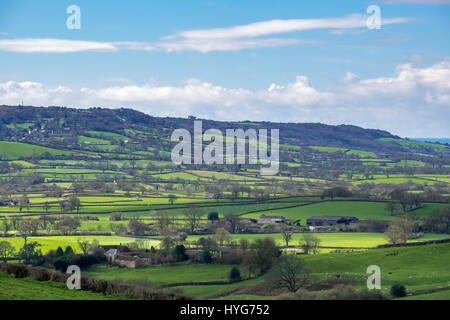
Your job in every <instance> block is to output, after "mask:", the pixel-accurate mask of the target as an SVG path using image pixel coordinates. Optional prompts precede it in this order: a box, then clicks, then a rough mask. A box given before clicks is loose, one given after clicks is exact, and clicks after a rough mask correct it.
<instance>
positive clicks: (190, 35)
mask: <svg viewBox="0 0 450 320" xmlns="http://www.w3.org/2000/svg"><path fill="white" fill-rule="evenodd" d="M366 20H367V16H366V15H362V14H350V15H347V16H344V17H336V18H324V19H288V20H280V19H277V20H269V21H263V22H256V23H250V24H247V25H240V26H232V27H228V28H213V29H199V30H187V31H181V32H178V33H176V34H174V35H169V36H165V37H162V38H161V39H159V40H158V41H156V42H128V41H117V42H96V41H79V40H62V39H34V38H27V39H0V51H7V52H20V53H70V52H83V51H99V52H108V51H119V50H133V51H163V52H184V51H196V52H201V53H207V52H212V51H238V50H243V49H250V48H273V47H283V46H291V45H298V44H314V43H317V41H313V40H304V39H298V38H284V37H283V38H280V37H278V38H277V37H272V36H274V35H283V34H287V33H292V32H299V31H307V30H318V29H332V30H333V33H339V31H341V32H344V31H345V30H352V29H361V28H366ZM410 21H411V19H409V18H401V17H397V18H386V19H384V18H383V19H382V21H381V22H382V25H390V24H398V23H408V22H410Z"/></svg>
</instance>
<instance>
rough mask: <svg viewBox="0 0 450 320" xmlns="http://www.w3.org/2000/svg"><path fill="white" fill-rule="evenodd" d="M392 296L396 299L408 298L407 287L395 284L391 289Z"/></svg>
mask: <svg viewBox="0 0 450 320" xmlns="http://www.w3.org/2000/svg"><path fill="white" fill-rule="evenodd" d="M391 295H393V296H394V297H396V298H401V297H404V296H406V288H405V286H404V285H402V284H399V283H397V284H394V285H393V286H392V287H391Z"/></svg>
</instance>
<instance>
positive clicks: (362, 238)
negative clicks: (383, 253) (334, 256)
mask: <svg viewBox="0 0 450 320" xmlns="http://www.w3.org/2000/svg"><path fill="white" fill-rule="evenodd" d="M303 235H304V234H303V233H295V234H294V235H293V236H292V239H291V241H290V244H289V245H298V244H299V241H300V240H301V239H302V237H303ZM314 236H316V237H317V238H319V239H320V246H322V247H355V248H373V247H376V246H378V245H381V244H385V243H387V238H386V236H385V235H384V234H383V233H375V232H331V233H314ZM201 237H204V236H199V235H195V236H188V241H191V242H194V241H197V240H198V239H199V238H201ZM265 237H272V238H274V239H275V241H276V242H277V244H278V245H285V243H284V241H283V238H282V236H281V234H280V233H269V234H232V235H231V238H232V239H233V240H236V241H239V240H240V239H243V238H245V239H248V240H250V241H254V240H256V239H261V238H265ZM447 238H450V236H449V235H445V234H434V233H430V234H425V235H424V236H423V237H421V238H418V239H416V240H410V241H412V242H415V241H428V240H438V239H447Z"/></svg>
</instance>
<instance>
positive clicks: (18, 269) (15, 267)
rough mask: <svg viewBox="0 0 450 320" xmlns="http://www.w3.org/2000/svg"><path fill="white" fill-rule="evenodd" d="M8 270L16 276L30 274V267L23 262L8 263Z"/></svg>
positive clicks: (24, 276) (21, 276) (20, 276)
mask: <svg viewBox="0 0 450 320" xmlns="http://www.w3.org/2000/svg"><path fill="white" fill-rule="evenodd" d="M6 272H7V273H9V274H12V275H14V277H15V278H26V277H28V275H29V272H28V268H27V267H26V266H24V265H21V264H10V263H8V264H7V265H6Z"/></svg>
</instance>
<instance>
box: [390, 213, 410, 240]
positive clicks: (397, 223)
mask: <svg viewBox="0 0 450 320" xmlns="http://www.w3.org/2000/svg"><path fill="white" fill-rule="evenodd" d="M414 226H415V222H414V220H413V219H411V218H410V217H406V216H405V217H401V218H399V219H397V220H394V221H393V222H392V223H391V225H390V226H389V228H388V229H387V230H386V232H385V233H384V234H385V235H386V237H387V238H388V240H389V242H390V243H393V244H397V243H406V242H407V241H408V239H409V238H411V236H412V234H413V230H414Z"/></svg>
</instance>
